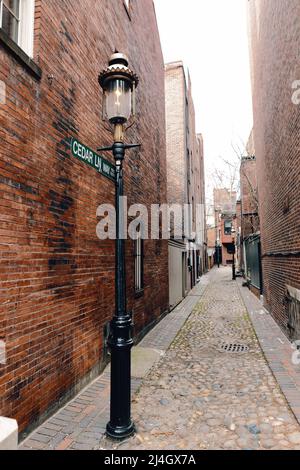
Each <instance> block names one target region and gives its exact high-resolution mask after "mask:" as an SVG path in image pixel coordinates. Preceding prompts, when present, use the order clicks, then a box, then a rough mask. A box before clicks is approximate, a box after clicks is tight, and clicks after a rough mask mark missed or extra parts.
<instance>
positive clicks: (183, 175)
mask: <svg viewBox="0 0 300 470" xmlns="http://www.w3.org/2000/svg"><path fill="white" fill-rule="evenodd" d="M165 86H166V129H167V175H168V190H167V191H168V202H169V203H170V204H173V203H176V204H185V203H187V202H188V201H187V159H186V148H187V140H186V118H187V116H186V101H185V100H186V85H185V76H184V68H183V64H182V62H174V63H171V64H167V65H166V71H165Z"/></svg>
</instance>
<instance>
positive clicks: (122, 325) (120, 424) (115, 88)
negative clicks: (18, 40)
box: [99, 53, 139, 440]
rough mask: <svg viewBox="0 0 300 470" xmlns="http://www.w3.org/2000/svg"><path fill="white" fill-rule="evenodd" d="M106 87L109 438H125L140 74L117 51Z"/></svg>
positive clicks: (130, 427) (103, 81) (130, 430)
mask: <svg viewBox="0 0 300 470" xmlns="http://www.w3.org/2000/svg"><path fill="white" fill-rule="evenodd" d="M99 83H100V85H101V87H102V88H103V90H104V96H105V106H106V109H105V113H104V114H105V117H107V119H108V120H109V121H110V122H111V123H112V124H113V125H114V144H113V145H112V146H111V147H103V148H100V149H99V150H100V151H112V153H113V156H114V159H115V164H116V179H115V210H116V254H115V315H114V318H113V319H112V321H111V323H110V335H109V338H108V346H109V348H110V352H111V391H110V421H109V423H108V424H107V427H106V434H107V436H108V437H110V438H112V439H116V440H122V439H125V438H127V437H130V436H131V435H133V434H134V432H135V427H134V424H133V422H132V420H131V348H132V346H133V340H132V318H131V315H130V314H129V313H128V312H127V306H126V271H125V238H124V229H125V227H124V210H123V206H122V201H123V199H122V196H123V195H124V183H123V162H124V158H125V151H126V149H129V148H134V147H139V145H126V144H124V124H125V122H126V121H127V120H128V119H129V118H130V115H131V114H132V110H133V108H134V105H133V101H134V90H135V88H136V86H137V83H138V78H137V76H136V75H135V74H134V73H133V72H132V71H131V70H130V69H129V68H128V60H127V58H126V56H124V55H123V54H119V53H115V54H113V55H112V57H111V59H110V61H109V67H108V68H107V69H105V70H104V71H103V72H102V73H101V74H100V76H99Z"/></svg>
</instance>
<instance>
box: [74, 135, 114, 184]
mask: <svg viewBox="0 0 300 470" xmlns="http://www.w3.org/2000/svg"><path fill="white" fill-rule="evenodd" d="M71 149H72V155H73V157H75V158H77V159H78V160H80V161H82V162H84V163H86V164H87V165H89V166H91V167H93V168H94V169H95V170H97V171H98V173H100V174H101V175H103V176H105V177H106V178H109V179H110V180H112V181H115V178H116V169H115V166H114V165H113V164H112V163H110V162H108V161H107V160H105V158H103V157H102V156H100V155H98V154H97V153H95V152H94V151H93V150H91V149H90V148H89V147H87V146H86V145H83V144H82V143H80V142H79V141H78V140H77V139H75V138H72V141H71Z"/></svg>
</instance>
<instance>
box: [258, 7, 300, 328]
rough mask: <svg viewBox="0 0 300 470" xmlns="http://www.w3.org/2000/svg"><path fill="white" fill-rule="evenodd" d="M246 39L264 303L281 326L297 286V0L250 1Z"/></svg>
mask: <svg viewBox="0 0 300 470" xmlns="http://www.w3.org/2000/svg"><path fill="white" fill-rule="evenodd" d="M249 8H250V16H249V18H250V26H251V27H250V39H251V42H250V44H251V63H252V82H253V83H252V84H253V109H254V141H255V151H256V157H257V175H258V190H259V199H260V219H261V238H262V254H263V279H264V294H265V302H266V304H267V306H268V307H269V308H270V310H271V312H272V314H273V316H274V317H275V319H276V320H277V321H278V323H279V324H280V325H281V327H282V328H283V329H284V330H287V323H288V316H287V310H286V306H285V303H284V301H285V293H286V285H291V286H293V287H296V288H298V289H299V288H300V257H299V254H300V204H299V203H300V190H299V187H300V166H299V145H300V140H299V136H300V133H299V130H300V107H299V106H297V105H295V104H293V102H292V94H293V92H294V90H292V84H293V82H294V81H295V80H299V79H300V63H299V56H298V52H299V47H300V35H299V21H298V20H299V18H300V2H299V0H263V1H261V0H256V1H255V0H250V1H249Z"/></svg>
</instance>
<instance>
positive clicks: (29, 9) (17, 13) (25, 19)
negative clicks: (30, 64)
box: [0, 0, 34, 57]
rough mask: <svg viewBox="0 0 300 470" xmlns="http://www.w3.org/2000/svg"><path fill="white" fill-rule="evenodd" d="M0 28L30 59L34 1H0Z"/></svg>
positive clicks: (31, 53) (31, 54)
mask: <svg viewBox="0 0 300 470" xmlns="http://www.w3.org/2000/svg"><path fill="white" fill-rule="evenodd" d="M0 28H1V29H2V30H3V31H4V32H5V34H6V35H7V36H8V37H9V38H10V39H11V40H12V41H14V42H15V43H16V44H17V45H18V46H19V47H20V48H21V49H23V51H24V52H26V54H27V55H28V56H30V57H32V56H33V31H34V0H0Z"/></svg>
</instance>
